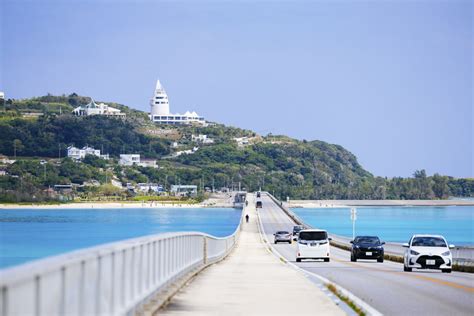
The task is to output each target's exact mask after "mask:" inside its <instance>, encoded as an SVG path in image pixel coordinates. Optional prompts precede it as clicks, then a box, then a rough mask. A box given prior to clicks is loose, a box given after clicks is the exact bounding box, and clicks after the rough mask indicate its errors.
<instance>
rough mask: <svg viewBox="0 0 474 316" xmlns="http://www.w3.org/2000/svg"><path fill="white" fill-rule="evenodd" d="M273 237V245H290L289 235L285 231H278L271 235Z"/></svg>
mask: <svg viewBox="0 0 474 316" xmlns="http://www.w3.org/2000/svg"><path fill="white" fill-rule="evenodd" d="M273 236H275V240H274V241H275V244H277V243H279V242H287V243H289V244H291V239H292V238H291V233H290V232H287V231H286V230H279V231H277V232H276V233H274V234H273Z"/></svg>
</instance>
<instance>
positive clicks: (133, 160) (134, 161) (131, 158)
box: [119, 154, 140, 166]
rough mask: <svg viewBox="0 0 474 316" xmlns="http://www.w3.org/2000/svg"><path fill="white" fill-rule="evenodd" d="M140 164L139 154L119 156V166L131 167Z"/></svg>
mask: <svg viewBox="0 0 474 316" xmlns="http://www.w3.org/2000/svg"><path fill="white" fill-rule="evenodd" d="M139 163H140V155H139V154H122V155H120V161H119V164H120V165H122V166H133V165H138V164H139Z"/></svg>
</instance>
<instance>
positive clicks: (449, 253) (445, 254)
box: [441, 250, 451, 257]
mask: <svg viewBox="0 0 474 316" xmlns="http://www.w3.org/2000/svg"><path fill="white" fill-rule="evenodd" d="M441 255H442V256H445V257H446V256H449V255H451V251H449V250H448V251H446V252H443V253H442V254H441Z"/></svg>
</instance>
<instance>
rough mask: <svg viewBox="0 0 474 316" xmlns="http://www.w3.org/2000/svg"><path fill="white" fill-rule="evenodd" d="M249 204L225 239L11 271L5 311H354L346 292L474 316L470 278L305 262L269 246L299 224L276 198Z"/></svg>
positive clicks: (98, 252) (366, 305) (394, 310)
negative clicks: (276, 236) (257, 206)
mask: <svg viewBox="0 0 474 316" xmlns="http://www.w3.org/2000/svg"><path fill="white" fill-rule="evenodd" d="M248 200H249V203H248V206H246V207H245V208H244V210H243V213H242V214H243V215H245V214H249V215H250V221H249V223H246V222H245V221H244V220H241V223H240V224H239V226H238V227H237V229H236V231H235V232H234V233H233V234H232V235H230V236H228V237H225V238H216V237H214V236H210V235H207V234H203V233H197V232H187V233H169V234H159V235H153V236H146V237H142V238H136V239H131V240H125V241H122V242H116V243H111V244H106V245H101V246H97V247H93V248H88V249H84V250H80V251H75V252H71V253H67V254H64V255H60V256H56V257H51V258H46V259H43V260H39V261H36V262H32V263H30V264H25V265H22V266H19V267H14V268H10V269H5V270H2V271H0V315H1V316H10V315H21V316H23V315H48V316H49V315H155V314H166V315H186V314H189V315H191V314H193V315H194V314H202V315H206V314H217V315H221V314H225V315H227V314H231V315H234V314H235V315H237V314H238V315H243V314H250V315H268V314H272V315H282V314H290V313H295V312H297V313H298V314H302V315H305V314H324V315H326V314H327V315H342V314H349V315H354V314H355V313H354V311H353V310H352V309H351V308H350V307H349V305H348V304H346V303H345V302H344V301H342V300H341V299H340V298H338V296H339V297H345V298H348V299H349V300H350V301H351V303H354V304H355V305H356V306H358V308H360V309H361V310H362V312H364V313H365V314H368V315H380V314H387V315H399V314H421V315H425V314H432V315H446V314H453V315H454V314H455V315H472V314H473V313H474V287H473V286H474V275H473V274H470V273H461V272H453V273H451V274H442V273H439V272H437V271H416V272H412V273H406V272H403V266H402V264H400V263H396V262H391V261H387V260H386V261H385V262H384V263H377V262H373V261H362V260H361V261H358V262H351V261H350V258H349V252H348V251H346V250H343V249H340V248H336V247H332V248H331V262H319V261H307V262H301V263H296V262H295V253H296V250H295V245H294V244H292V245H288V244H278V245H273V244H271V243H270V242H269V241H271V240H272V239H273V233H274V232H275V231H277V230H288V231H291V229H292V226H293V225H294V224H295V221H299V219H297V218H295V217H294V215H293V214H291V211H289V210H287V209H285V208H283V207H282V206H281V205H280V203H279V201H277V200H275V199H274V198H273V197H271V196H270V195H267V194H263V195H262V200H263V208H262V209H258V211H257V210H256V209H255V207H254V205H255V204H254V201H255V197H254V195H253V194H249V195H248ZM339 242H341V243H344V240H339ZM328 288H329V289H331V290H332V291H329V290H328ZM334 293H336V294H337V295H338V296H336V295H334Z"/></svg>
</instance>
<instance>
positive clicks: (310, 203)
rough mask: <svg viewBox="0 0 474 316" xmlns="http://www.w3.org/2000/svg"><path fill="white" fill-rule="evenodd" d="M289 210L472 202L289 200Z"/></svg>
mask: <svg viewBox="0 0 474 316" xmlns="http://www.w3.org/2000/svg"><path fill="white" fill-rule="evenodd" d="M285 204H286V205H287V206H288V207H290V208H331V207H352V206H407V207H408V206H474V200H290V202H289V203H285Z"/></svg>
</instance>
